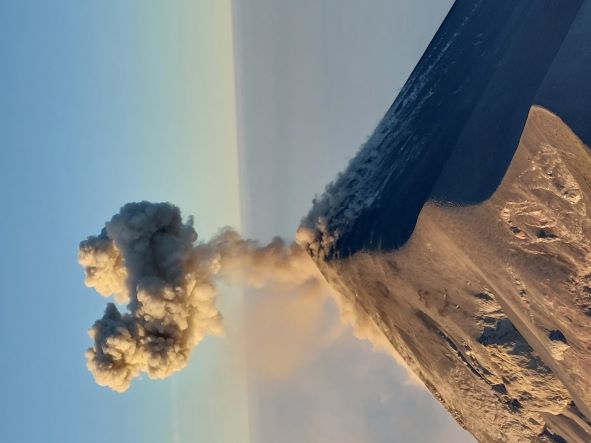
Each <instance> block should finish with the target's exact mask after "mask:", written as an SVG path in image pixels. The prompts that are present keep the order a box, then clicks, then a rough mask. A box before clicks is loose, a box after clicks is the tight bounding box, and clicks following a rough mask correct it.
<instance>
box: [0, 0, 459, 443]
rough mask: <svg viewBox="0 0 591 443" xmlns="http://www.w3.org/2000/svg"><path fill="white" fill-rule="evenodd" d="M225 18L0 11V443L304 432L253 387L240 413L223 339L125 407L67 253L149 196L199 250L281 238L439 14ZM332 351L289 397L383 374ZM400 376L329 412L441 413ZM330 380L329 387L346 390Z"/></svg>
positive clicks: (419, 7)
mask: <svg viewBox="0 0 591 443" xmlns="http://www.w3.org/2000/svg"><path fill="white" fill-rule="evenodd" d="M235 3H236V6H237V8H236V10H235V11H234V25H236V28H235V29H233V27H232V25H233V23H232V7H231V3H230V0H198V1H190V0H184V1H175V2H167V3H164V2H159V1H156V0H147V1H139V0H136V1H128V2H120V1H114V0H110V1H104V2H100V3H98V2H91V1H83V0H70V1H68V0H57V1H54V2H42V1H20V2H2V3H0V25H1V26H0V37H1V38H0V47H1V53H2V55H3V69H2V70H0V80H1V81H2V84H3V88H2V99H1V101H0V103H2V105H1V106H0V118H1V120H0V122H1V123H0V125H1V129H2V131H1V132H0V134H1V135H0V138H1V142H2V148H1V150H0V181H1V183H0V184H1V187H0V189H2V191H1V192H2V197H3V201H4V208H5V209H4V214H3V217H2V218H1V222H0V223H1V224H0V227H1V230H0V235H1V236H2V244H3V246H4V252H3V254H2V255H1V256H0V257H1V258H0V260H1V266H0V272H1V277H2V280H3V281H4V282H5V283H4V297H3V302H4V304H3V308H4V311H3V312H4V313H5V315H4V321H3V334H2V335H1V336H0V346H1V348H2V349H3V351H4V364H3V365H2V366H1V367H0V375H1V376H2V380H3V382H2V391H3V395H2V397H1V399H0V409H1V410H2V411H3V412H2V426H0V441H19V442H21V441H22V442H64V443H67V442H80V441H84V442H105V441H109V442H112V443H117V442H130V441H138V442H189V441H205V442H207V443H247V442H248V438H249V435H250V430H249V428H250V427H251V425H252V424H253V420H255V421H256V423H255V426H256V428H257V429H258V432H260V434H256V435H254V438H253V441H256V442H263V441H265V439H270V438H272V437H271V436H272V435H276V434H273V432H277V429H276V427H277V425H278V424H281V423H284V422H282V421H281V420H279V421H275V419H276V417H275V416H273V415H272V414H270V415H269V416H267V414H268V413H269V411H270V409H272V408H273V407H274V406H273V405H275V406H278V407H279V408H278V409H276V410H278V411H279V410H280V411H285V412H286V415H287V416H288V417H293V420H292V422H291V425H290V423H287V426H289V427H290V429H291V428H298V426H299V423H300V421H299V420H302V419H303V418H302V417H303V416H302V415H301V414H300V415H298V411H299V410H301V409H302V408H301V407H300V406H301V404H302V402H304V404H305V402H307V401H310V397H309V396H306V395H307V394H306V393H305V392H303V393H302V395H300V394H299V393H298V392H296V391H295V390H294V389H295V388H292V389H291V390H289V389H288V387H286V386H283V387H279V388H277V390H276V391H274V392H269V390H268V389H267V390H266V391H265V390H264V389H263V390H261V391H260V392H258V393H257V392H256V390H257V389H259V388H261V387H254V388H252V387H251V394H252V395H253V396H255V397H257V398H258V399H259V400H260V399H267V400H266V401H268V403H266V404H265V405H261V404H260V401H259V403H256V402H253V401H252V399H251V401H250V402H249V401H248V399H247V398H246V394H247V391H246V386H245V380H244V377H243V376H242V375H240V374H237V373H236V371H234V369H233V367H232V365H231V364H230V363H229V362H228V361H229V360H230V356H229V355H228V353H229V351H228V346H227V343H226V342H225V341H224V340H223V339H219V338H217V339H209V340H206V341H205V343H204V344H202V345H201V346H200V347H199V349H198V350H197V352H195V353H194V355H193V358H192V361H191V364H190V366H189V367H188V368H187V369H186V370H185V371H183V372H181V373H179V374H177V375H175V376H174V377H172V378H171V379H169V380H165V381H158V382H153V381H150V380H140V381H139V382H137V383H135V384H134V386H133V387H132V388H131V389H130V390H129V391H128V392H126V393H125V394H124V395H120V394H116V393H113V392H111V391H109V390H108V389H105V388H101V387H98V386H96V385H95V384H94V382H93V380H92V376H91V375H90V374H89V373H88V371H87V370H86V367H85V360H84V352H85V350H86V348H87V347H88V346H89V345H90V343H91V342H90V338H89V337H88V336H87V334H86V331H87V329H88V328H89V327H90V326H91V325H92V323H93V322H94V320H95V319H97V318H98V317H99V316H100V315H101V314H102V311H103V309H104V307H105V304H106V301H105V300H104V299H102V298H101V297H100V296H98V295H97V294H95V293H94V292H93V291H92V290H90V289H87V288H85V287H84V285H83V271H82V269H81V268H80V267H79V266H78V264H77V261H76V260H77V246H78V242H79V241H80V240H82V239H84V238H85V237H86V236H88V235H90V234H95V233H98V232H99V230H100V228H101V227H102V225H103V223H104V222H105V221H106V220H107V219H109V218H110V217H111V215H112V214H113V213H115V212H116V211H117V210H118V208H119V207H120V206H121V205H122V204H124V203H126V202H128V201H135V200H142V199H147V200H153V201H160V200H167V201H171V202H173V203H175V204H177V205H179V206H180V207H181V208H182V209H183V211H184V213H185V214H186V215H189V214H193V215H195V218H196V228H197V231H198V232H199V233H200V234H201V235H202V236H203V238H207V237H209V236H210V235H211V234H212V233H213V232H215V231H216V230H217V229H218V228H219V227H220V226H223V225H226V224H229V225H234V226H237V227H242V228H243V230H244V231H245V232H246V233H248V234H250V235H253V236H255V237H256V238H260V239H262V240H266V239H268V238H270V237H271V236H273V235H275V234H284V235H287V236H288V237H289V236H291V235H292V233H293V231H294V229H295V227H296V226H297V223H298V221H299V219H300V217H301V216H302V215H303V214H304V213H305V212H306V211H307V209H308V205H309V202H310V199H311V197H312V195H313V194H314V192H320V191H321V190H322V187H323V186H324V184H325V183H326V182H328V181H329V180H330V178H332V176H333V175H334V174H335V173H336V172H337V171H338V170H339V169H340V168H341V167H342V166H344V164H345V162H346V160H347V158H348V157H350V156H351V155H352V154H353V152H354V151H355V150H356V148H357V147H358V146H359V145H360V144H361V143H362V142H363V141H364V138H365V137H366V136H367V135H368V134H369V133H370V132H371V130H372V129H373V126H374V124H375V123H377V121H378V119H379V118H380V117H381V115H382V113H383V112H384V111H385V109H386V108H387V106H388V105H389V103H390V102H391V101H392V100H393V98H394V95H395V93H396V91H397V89H398V88H399V87H400V86H401V85H402V83H403V82H404V80H405V78H406V76H407V75H408V73H409V72H410V69H412V66H414V63H415V62H416V61H417V60H418V57H419V56H420V54H421V53H422V50H423V49H424V47H425V46H426V45H427V43H428V41H429V39H430V37H431V36H432V35H433V33H434V32H435V30H436V27H437V25H438V23H439V22H440V20H441V19H442V18H443V16H444V14H445V12H446V9H447V8H448V7H449V3H450V2H449V1H446V2H442V3H441V5H440V6H438V7H433V5H432V2H430V1H428V0H421V1H403V0H400V1H398V2H391V1H385V0H375V1H374V2H373V3H372V6H373V7H372V8H371V9H370V8H366V7H360V6H358V4H359V2H356V1H342V2H339V1H334V0H331V1H325V2H313V1H302V2H298V3H297V6H295V5H296V4H295V2H289V1H280V2H269V1H265V0H256V1H252V2H250V3H248V7H247V6H246V5H247V2H245V1H242V0H236V2H235ZM303 31H305V32H303ZM234 43H236V46H237V49H236V50H237V52H236V56H237V58H236V60H238V63H239V66H238V67H237V70H235V59H234V55H235V53H234ZM368 48H369V50H368ZM369 66H371V69H369V68H368V67H369ZM235 75H238V79H236V78H235ZM236 80H238V81H237V84H238V88H239V91H238V95H237V96H238V103H237V101H236V91H235V85H236V83H235V81H236ZM237 113H238V115H239V116H240V118H239V119H238V124H239V128H238V129H237V121H236V114H237ZM239 171H240V173H239ZM302 171H305V172H304V173H302ZM302 174H304V175H305V176H306V180H303V181H302V180H301V177H302ZM239 179H240V181H239ZM261 214H264V217H262V216H261ZM221 303H222V308H223V310H224V312H225V313H226V316H228V315H230V316H231V315H237V313H239V311H240V303H241V299H240V296H239V294H232V293H227V294H226V295H225V296H224V297H222V300H221ZM329 354H330V355H329V357H328V358H327V359H325V360H322V359H321V360H319V361H316V362H314V363H313V364H312V365H311V366H309V367H307V368H304V369H303V372H302V373H300V374H299V375H298V377H299V378H296V379H294V380H293V384H292V387H298V386H302V383H304V381H305V380H312V381H313V382H314V383H317V384H318V383H323V382H325V381H326V378H327V377H329V378H330V376H329V375H327V374H330V373H331V371H332V370H334V368H335V367H334V366H333V365H335V364H342V362H346V361H347V359H348V358H356V359H362V360H367V362H368V363H367V366H363V365H362V366H361V367H359V366H356V371H357V373H359V374H370V375H371V374H374V375H375V374H376V373H379V372H383V371H384V370H385V369H384V368H390V366H389V363H390V362H389V361H387V362H386V361H385V360H383V359H382V360H379V359H378V360H375V359H374V360H372V358H379V357H375V355H374V354H373V353H372V352H371V349H370V348H369V347H368V346H365V345H363V344H355V343H354V342H352V339H350V340H349V341H347V342H346V343H344V344H342V346H341V347H340V348H336V349H335V350H333V351H331V353H329ZM372 365H373V366H372ZM392 368H393V369H391V370H392V371H394V374H393V375H392V377H391V378H388V379H382V380H380V381H379V383H377V384H376V385H374V387H373V390H368V392H369V394H367V395H364V394H363V393H358V394H356V395H358V396H357V397H342V396H338V395H337V396H336V400H334V401H340V402H342V401H345V403H346V404H349V403H351V402H353V401H355V400H359V404H360V405H362V406H363V407H362V408H361V409H351V410H350V411H349V413H350V414H353V416H355V417H357V418H358V419H359V420H358V421H360V422H361V425H360V426H361V427H362V428H363V427H364V426H367V424H368V423H369V424H371V423H374V422H375V421H376V420H377V418H381V420H380V423H389V421H388V420H390V419H392V420H393V423H394V422H396V421H395V420H394V418H388V417H389V416H388V415H387V414H388V410H387V409H386V410H385V411H384V410H381V409H376V408H375V406H372V405H373V403H372V401H373V400H374V397H373V395H374V394H375V395H377V394H378V393H379V391H380V390H382V391H383V390H393V391H395V392H394V393H393V394H392V395H394V397H398V398H402V399H407V402H410V403H413V404H414V403H416V404H417V405H418V406H417V409H416V410H417V411H420V410H425V408H427V410H428V409H429V408H432V407H436V406H433V403H425V404H427V405H430V406H424V404H423V403H421V402H423V401H430V400H429V398H428V396H425V395H424V394H420V393H419V394H415V393H414V391H409V390H405V389H406V388H401V389H400V390H397V387H398V386H399V385H400V383H401V382H402V381H403V376H402V375H401V373H400V371H399V370H398V372H396V371H397V370H396V368H395V367H394V366H392ZM323 374H324V375H323ZM333 378H334V379H335V383H336V384H333V385H330V389H332V390H335V389H337V390H338V389H343V390H345V391H346V387H347V384H348V383H352V382H355V380H358V379H355V378H354V377H353V376H352V375H351V374H349V373H339V374H338V377H333ZM339 380H340V381H339ZM304 385H305V383H304ZM263 388H264V387H263ZM339 392H340V391H339ZM339 395H340V394H339ZM331 401H333V400H331V399H330V398H329V397H327V400H326V401H325V402H323V401H320V402H319V404H320V405H325V407H326V408H330V407H331V405H332V404H333V403H331ZM249 405H250V407H251V409H252V407H253V405H254V407H255V408H258V409H256V410H255V411H252V410H251V411H248V407H249ZM298 405H300V406H298ZM421 408H422V409H421ZM411 409H412V408H411ZM413 410H414V409H413ZM437 411H439V412H437ZM434 413H437V414H440V415H439V416H438V417H440V418H437V419H436V420H440V419H441V417H442V416H441V411H440V410H436V412H434ZM364 414H365V415H364ZM249 417H250V423H249ZM253 417H254V418H253ZM298 417H299V418H298ZM376 417H377V418H376ZM390 417H393V416H390ZM368 420H369V421H368ZM372 420H373V422H372ZM398 422H399V423H400V425H399V426H403V425H404V426H407V427H408V426H410V428H412V427H413V424H412V423H410V424H409V423H406V424H403V423H402V421H401V419H399V420H398ZM273 423H274V424H275V429H274V428H273V426H272V425H273ZM436 423H447V424H445V426H448V425H449V423H448V422H443V421H436ZM442 426H444V425H442ZM442 429H443V431H442V432H448V428H442ZM449 429H452V428H449ZM454 429H455V428H454ZM345 430H346V428H345ZM455 432H457V430H453V429H452V430H449V435H451V436H454V435H456V434H455ZM292 435H293V436H294V438H297V437H298V434H297V432H296V433H295V434H293V433H292ZM304 441H305V440H304ZM441 441H442V442H443V441H446V440H443V439H442V440H441Z"/></svg>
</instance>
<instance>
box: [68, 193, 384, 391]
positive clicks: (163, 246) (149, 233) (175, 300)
mask: <svg viewBox="0 0 591 443" xmlns="http://www.w3.org/2000/svg"><path fill="white" fill-rule="evenodd" d="M299 236H301V233H299V234H298V237H299ZM298 242H300V243H301V239H300V238H298ZM79 263H80V265H81V266H82V267H83V268H84V270H85V274H86V277H85V284H86V286H88V287H91V288H94V289H95V290H96V291H97V292H98V293H99V294H101V295H102V296H104V297H113V298H114V300H115V302H116V303H117V304H123V303H127V306H126V309H124V310H123V311H121V310H120V308H119V307H118V306H117V304H116V303H109V304H108V305H107V308H106V310H105V312H104V315H103V317H102V318H100V319H98V320H97V321H96V322H95V323H94V325H93V326H92V327H91V328H90V330H89V335H90V336H91V338H92V339H93V340H94V344H93V346H92V347H91V348H89V349H88V351H87V352H86V359H87V366H88V369H89V370H90V371H91V372H92V374H93V376H94V378H95V380H96V382H97V383H98V384H99V385H102V386H108V387H110V388H111V389H113V390H115V391H118V392H123V391H126V390H127V389H128V388H129V386H130V384H131V382H132V380H133V379H134V378H136V377H138V376H139V375H140V374H142V373H145V374H147V375H148V376H149V377H150V378H154V379H162V378H166V377H168V376H170V375H171V374H172V373H174V372H176V371H178V370H180V369H182V368H184V367H185V366H186V365H187V363H188V361H189V358H190V356H191V352H192V350H193V348H195V346H196V345H197V344H199V342H200V341H201V340H203V338H204V337H205V336H207V335H222V334H223V333H224V327H223V321H222V315H221V314H220V312H219V311H218V309H217V307H216V296H217V288H216V282H218V281H224V282H227V283H231V284H238V285H241V286H243V287H251V288H265V289H270V290H271V291H272V292H274V293H275V292H278V293H279V292H281V293H284V292H285V291H288V292H292V293H295V294H299V295H298V297H305V298H307V299H314V298H316V299H317V300H318V303H322V301H323V300H324V299H325V298H324V296H325V295H327V294H331V295H332V298H333V299H334V300H335V301H336V302H337V305H338V306H339V309H340V312H341V321H342V322H344V323H346V324H350V325H352V326H353V329H354V331H355V333H356V335H357V336H358V337H360V338H366V339H368V340H370V341H371V342H372V343H374V345H375V344H376V343H380V342H381V341H383V340H384V339H385V337H383V334H381V332H380V331H379V330H377V327H375V329H376V331H374V330H373V329H371V328H370V327H368V320H367V319H364V317H363V316H362V315H361V313H359V312H358V311H357V309H356V308H355V306H354V305H353V304H352V303H351V302H349V301H347V300H346V299H344V298H342V297H339V296H338V294H334V293H332V292H331V291H330V290H329V288H328V285H326V283H325V281H324V278H323V277H322V275H321V274H320V272H319V271H318V269H317V267H316V265H315V264H314V262H313V261H312V259H311V258H310V257H309V256H308V254H307V253H306V252H305V250H304V249H303V248H301V247H300V246H299V245H298V244H297V243H290V244H288V243H286V242H285V241H283V240H282V239H281V238H279V237H276V238H274V239H273V240H272V241H271V242H270V243H269V244H267V245H264V246H261V245H259V243H258V242H257V241H254V240H249V239H243V238H242V237H240V235H239V234H238V233H237V232H236V231H234V230H233V229H231V228H224V229H222V230H221V231H220V232H219V234H218V235H216V236H215V237H213V238H212V239H211V240H209V241H208V242H197V232H196V231H195V229H194V228H193V219H192V218H188V219H187V220H186V221H183V219H182V217H181V212H180V210H179V208H178V207H176V206H174V205H172V204H170V203H150V202H145V201H144V202H141V203H128V204H126V205H125V206H123V207H122V208H121V210H120V211H119V213H118V214H116V215H114V216H113V217H112V218H111V220H110V221H108V222H107V223H106V224H105V227H104V228H103V229H102V231H101V233H100V234H99V235H97V236H90V237H88V238H87V239H86V240H84V241H82V242H81V243H80V248H79ZM278 300H279V299H278ZM302 300H303V299H302ZM309 303H310V302H306V303H304V305H305V306H309ZM269 306H271V305H269ZM273 306H275V307H274V308H273V309H281V308H277V303H274V304H273ZM312 311H313V310H312ZM312 311H311V312H312ZM370 323H371V322H370ZM370 326H371V325H370ZM374 326H375V325H374ZM309 333H310V331H302V334H308V335H309Z"/></svg>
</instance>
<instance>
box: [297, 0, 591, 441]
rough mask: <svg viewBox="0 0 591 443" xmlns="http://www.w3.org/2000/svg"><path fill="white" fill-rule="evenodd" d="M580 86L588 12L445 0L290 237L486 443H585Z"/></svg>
mask: <svg viewBox="0 0 591 443" xmlns="http://www.w3.org/2000/svg"><path fill="white" fill-rule="evenodd" d="M589 79H591V1H589V0H587V1H576V0H572V1H571V0H569V1H561V2H559V1H556V0H536V1H531V0H528V1H525V0H523V1H521V0H517V1H509V0H502V1H485V0H481V1H467V0H459V1H457V2H456V4H455V5H454V7H453V8H452V10H451V11H450V13H449V15H448V17H447V18H446V20H445V22H444V23H443V25H442V26H441V28H440V30H439V31H438V33H437V35H436V36H435V38H434V39H433V41H432V43H431V45H430V46H429V48H428V49H427V51H426V52H425V54H424V56H423V57H422V59H421V61H420V62H419V64H418V66H417V68H416V69H415V70H414V72H413V74H412V75H411V77H410V78H409V80H408V82H407V84H406V86H405V87H404V88H403V90H402V91H401V93H400V95H399V96H398V98H397V99H396V101H395V102H394V104H393V105H392V107H391V109H390V110H389V111H388V113H387V114H386V116H385V117H384V119H383V120H382V122H381V123H380V124H379V126H378V127H377V129H376V130H375V132H374V133H373V135H372V137H371V138H370V139H369V141H368V142H367V144H366V146H365V147H364V148H363V149H362V150H361V151H360V152H359V154H358V155H357V156H356V158H354V159H353V160H352V161H351V163H350V165H349V166H348V168H347V170H346V171H345V172H344V173H343V174H342V175H340V176H339V177H338V178H337V179H336V180H335V182H334V183H333V184H331V185H329V186H328V187H327V190H326V192H325V194H324V195H323V196H321V197H320V198H319V199H318V200H317V201H315V202H314V205H313V207H312V209H311V211H310V213H309V214H308V216H307V217H306V218H304V220H303V221H302V226H301V230H300V235H299V239H300V243H301V244H302V245H303V246H304V247H305V248H307V250H308V252H309V253H310V255H311V256H312V257H313V258H314V259H315V260H316V261H317V263H318V266H319V268H320V270H321V271H322V273H323V274H324V276H325V277H326V279H327V280H328V282H329V283H330V284H331V285H332V286H334V287H335V288H336V289H337V290H338V291H339V292H340V293H341V294H342V295H343V297H345V298H346V299H348V300H349V301H350V302H351V304H352V305H354V306H355V308H356V309H357V310H358V311H360V312H363V313H364V315H366V316H367V317H368V318H370V319H371V320H373V321H374V322H375V324H376V325H377V326H378V327H379V328H380V329H381V330H382V331H383V332H384V333H385V335H386V336H387V337H388V339H389V340H390V342H391V343H392V346H393V347H394V348H395V350H397V351H398V353H400V355H401V356H402V357H403V358H404V360H405V361H406V362H407V364H408V365H409V367H410V368H411V369H412V370H413V371H414V372H415V373H416V374H417V376H418V377H419V378H421V380H423V381H424V383H425V384H426V386H427V387H428V388H429V389H430V391H431V392H432V393H433V394H434V395H435V396H436V397H437V398H438V399H439V400H440V401H441V403H443V404H444V405H445V407H446V408H447V409H448V410H449V411H450V413H452V414H453V416H454V417H455V418H456V420H457V421H458V422H459V423H460V424H462V426H464V427H465V428H466V429H467V430H468V431H470V432H471V433H472V434H473V435H474V436H475V437H476V438H477V439H479V440H480V441H482V442H528V441H532V442H534V441H535V442H538V441H548V442H557V443H561V442H564V441H567V442H589V441H591V421H590V420H589V417H591V379H589V374H591V153H590V152H591V151H589V149H588V148H587V147H586V146H585V144H584V143H583V141H582V140H580V139H579V138H578V137H577V135H575V133H574V132H573V131H572V130H571V129H570V128H569V125H571V126H572V127H573V128H575V129H576V131H577V133H578V134H580V135H581V137H582V138H583V140H584V141H589V139H590V137H591V118H588V117H589V115H590V111H591V84H589ZM536 103H537V104H542V105H544V106H545V107H546V108H548V109H550V110H551V111H556V112H558V113H559V115H560V116H561V117H562V116H563V117H564V118H565V119H566V123H565V122H563V121H562V120H561V119H560V118H559V117H558V116H557V115H555V114H553V113H552V112H550V111H549V110H546V109H544V108H543V107H539V106H535V104H536ZM567 123H568V124H567Z"/></svg>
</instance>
